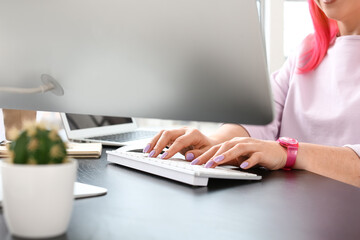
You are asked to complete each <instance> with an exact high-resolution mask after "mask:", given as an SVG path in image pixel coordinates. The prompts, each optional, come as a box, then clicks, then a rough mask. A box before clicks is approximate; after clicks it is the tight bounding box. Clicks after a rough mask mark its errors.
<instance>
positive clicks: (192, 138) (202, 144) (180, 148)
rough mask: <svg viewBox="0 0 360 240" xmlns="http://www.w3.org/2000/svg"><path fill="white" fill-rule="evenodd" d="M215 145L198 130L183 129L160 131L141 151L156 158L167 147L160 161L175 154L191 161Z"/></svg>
mask: <svg viewBox="0 0 360 240" xmlns="http://www.w3.org/2000/svg"><path fill="white" fill-rule="evenodd" d="M215 144H217V142H216V141H215V139H212V138H210V137H207V136H205V135H204V134H202V133H201V132H200V131H199V130H197V129H195V128H188V127H183V128H179V129H174V130H162V131H160V132H159V133H158V134H157V135H156V136H155V137H154V138H153V139H152V140H151V142H150V143H149V144H148V145H147V146H146V147H145V148H144V150H143V151H144V153H149V157H157V156H158V155H159V154H160V153H161V152H162V151H163V149H164V148H165V147H169V149H168V150H167V151H166V152H164V153H163V154H162V155H161V158H162V159H168V158H171V157H172V156H174V155H175V154H176V153H177V152H180V153H181V154H183V155H185V159H186V160H188V161H191V160H194V159H195V158H197V157H198V156H200V155H201V154H203V153H204V152H206V151H207V150H208V149H210V148H211V147H212V146H214V145H215Z"/></svg>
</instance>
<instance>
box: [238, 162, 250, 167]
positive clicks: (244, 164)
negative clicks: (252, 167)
mask: <svg viewBox="0 0 360 240" xmlns="http://www.w3.org/2000/svg"><path fill="white" fill-rule="evenodd" d="M247 166H249V163H248V162H243V163H242V164H241V165H240V167H241V168H246V167H247Z"/></svg>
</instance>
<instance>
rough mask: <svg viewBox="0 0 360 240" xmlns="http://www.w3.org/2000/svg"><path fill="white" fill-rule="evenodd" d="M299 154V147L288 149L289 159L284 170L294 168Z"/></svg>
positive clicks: (289, 147)
mask: <svg viewBox="0 0 360 240" xmlns="http://www.w3.org/2000/svg"><path fill="white" fill-rule="evenodd" d="M297 152H298V148H297V147H291V146H288V147H287V159H286V164H285V167H284V169H291V168H293V167H294V165H295V162H296V155H297Z"/></svg>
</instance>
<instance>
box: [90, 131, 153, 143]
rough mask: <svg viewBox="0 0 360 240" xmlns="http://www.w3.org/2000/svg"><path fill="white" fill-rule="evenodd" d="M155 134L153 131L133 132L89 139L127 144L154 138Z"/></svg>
mask: <svg viewBox="0 0 360 240" xmlns="http://www.w3.org/2000/svg"><path fill="white" fill-rule="evenodd" d="M156 133H157V132H155V131H133V132H126V133H118V134H113V135H106V136H100V137H91V138H89V139H93V140H102V141H110V142H128V141H135V140H140V139H145V138H152V137H154V136H155V134H156Z"/></svg>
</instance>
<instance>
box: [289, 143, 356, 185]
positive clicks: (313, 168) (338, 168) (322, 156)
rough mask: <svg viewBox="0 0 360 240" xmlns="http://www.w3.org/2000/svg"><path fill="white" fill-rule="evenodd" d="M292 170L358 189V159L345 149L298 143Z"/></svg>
mask: <svg viewBox="0 0 360 240" xmlns="http://www.w3.org/2000/svg"><path fill="white" fill-rule="evenodd" d="M294 168H297V169H304V170H307V171H310V172H313V173H317V174H319V175H322V176H326V177H329V178H333V179H336V180H339V181H341V182H345V183H348V184H351V185H354V186H357V187H360V159H359V157H358V156H357V154H356V153H355V152H354V151H353V150H352V149H350V148H347V147H330V146H323V145H316V144H309V143H300V144H299V151H298V155H297V159H296V163H295V166H294Z"/></svg>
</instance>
